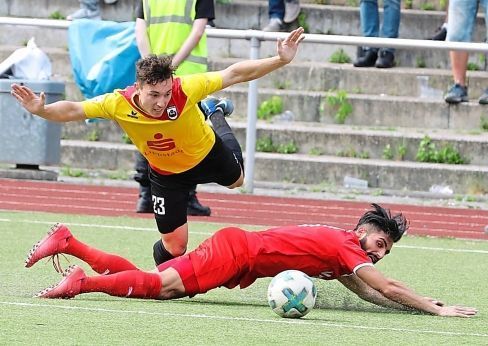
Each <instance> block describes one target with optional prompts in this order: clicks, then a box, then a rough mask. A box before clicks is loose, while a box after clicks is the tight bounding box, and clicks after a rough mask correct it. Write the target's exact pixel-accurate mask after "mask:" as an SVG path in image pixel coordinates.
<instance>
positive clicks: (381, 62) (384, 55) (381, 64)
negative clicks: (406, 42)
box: [374, 50, 395, 68]
mask: <svg viewBox="0 0 488 346" xmlns="http://www.w3.org/2000/svg"><path fill="white" fill-rule="evenodd" d="M374 66H376V67H377V68H391V67H393V66H395V55H393V53H392V52H390V51H387V50H380V54H379V56H378V60H376V63H375V64H374Z"/></svg>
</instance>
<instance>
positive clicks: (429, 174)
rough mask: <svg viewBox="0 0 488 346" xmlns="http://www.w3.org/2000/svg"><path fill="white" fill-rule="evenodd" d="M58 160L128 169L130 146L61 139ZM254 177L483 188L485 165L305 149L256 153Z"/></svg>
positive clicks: (416, 188) (381, 186)
mask: <svg viewBox="0 0 488 346" xmlns="http://www.w3.org/2000/svg"><path fill="white" fill-rule="evenodd" d="M61 145H62V150H61V165H62V166H68V167H73V168H89V169H100V168H103V169H112V170H132V167H133V163H134V153H135V149H134V146H132V145H128V144H114V143H100V142H86V141H73V140H63V141H62V142H61ZM254 174H255V179H256V180H261V181H272V182H294V183H301V184H333V185H334V184H335V185H342V183H343V179H344V177H345V176H351V177H356V178H360V179H364V180H367V181H368V186H369V187H373V188H379V189H391V190H402V189H405V190H411V191H428V190H429V188H430V187H431V186H432V185H448V186H449V187H450V188H451V189H452V190H453V191H454V192H455V193H458V194H465V193H469V194H474V193H478V194H479V193H486V187H487V186H488V167H487V166H475V165H449V164H434V163H412V162H397V161H389V160H377V159H376V160H375V159H372V160H370V159H358V158H349V157H336V156H311V155H304V154H276V153H257V154H256V160H255V169H254Z"/></svg>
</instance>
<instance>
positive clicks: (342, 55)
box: [329, 48, 351, 64]
mask: <svg viewBox="0 0 488 346" xmlns="http://www.w3.org/2000/svg"><path fill="white" fill-rule="evenodd" d="M329 62H332V63H335V64H349V63H350V62H351V58H350V57H349V55H347V53H346V52H345V51H344V49H342V48H339V49H338V50H336V51H335V52H334V53H332V55H331V56H330V58H329Z"/></svg>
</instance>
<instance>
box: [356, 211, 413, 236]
mask: <svg viewBox="0 0 488 346" xmlns="http://www.w3.org/2000/svg"><path fill="white" fill-rule="evenodd" d="M371 205H372V206H373V208H374V210H370V211H367V212H366V213H364V214H363V216H361V218H360V219H359V221H358V224H357V225H356V228H354V230H355V231H356V230H357V229H358V228H359V227H360V226H362V225H365V224H370V225H373V226H374V227H375V228H377V229H378V230H380V231H383V232H385V233H386V234H388V235H389V236H390V238H391V239H392V240H393V242H395V243H396V242H397V241H399V240H400V239H401V238H402V236H403V234H404V233H405V232H406V231H407V230H408V226H409V225H408V224H409V222H408V220H407V219H406V218H405V216H403V215H402V214H401V213H400V214H396V215H394V216H391V213H390V210H389V209H384V208H382V207H381V206H379V205H378V204H376V203H373V204H371Z"/></svg>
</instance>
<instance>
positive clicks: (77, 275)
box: [35, 265, 86, 299]
mask: <svg viewBox="0 0 488 346" xmlns="http://www.w3.org/2000/svg"><path fill="white" fill-rule="evenodd" d="M63 276H64V278H63V279H62V280H61V281H60V282H59V283H58V284H57V285H54V286H51V287H48V288H46V289H44V290H42V291H41V292H39V293H37V294H36V295H35V297H38V298H50V299H55V298H62V299H70V298H73V297H74V296H76V295H77V294H80V290H81V281H82V280H83V279H85V278H86V275H85V272H84V271H83V269H82V268H81V267H78V266H76V265H72V266H69V267H68V268H67V269H66V270H65V272H64V273H63Z"/></svg>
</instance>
